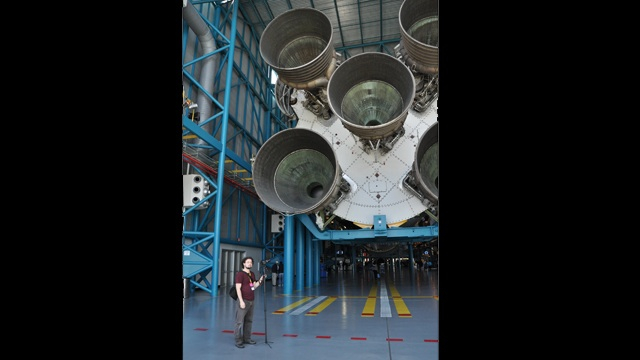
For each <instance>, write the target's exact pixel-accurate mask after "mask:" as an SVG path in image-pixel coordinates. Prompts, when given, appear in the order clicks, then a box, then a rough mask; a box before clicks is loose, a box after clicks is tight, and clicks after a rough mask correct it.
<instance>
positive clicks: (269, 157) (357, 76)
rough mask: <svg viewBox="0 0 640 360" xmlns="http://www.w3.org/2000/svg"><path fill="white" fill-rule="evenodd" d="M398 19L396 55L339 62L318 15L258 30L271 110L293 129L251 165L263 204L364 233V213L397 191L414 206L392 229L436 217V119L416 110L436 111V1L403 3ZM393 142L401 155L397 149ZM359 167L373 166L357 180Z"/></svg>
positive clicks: (297, 14)
mask: <svg viewBox="0 0 640 360" xmlns="http://www.w3.org/2000/svg"><path fill="white" fill-rule="evenodd" d="M399 22H400V29H401V40H400V43H399V44H398V45H397V46H396V47H395V49H394V50H395V55H396V56H395V57H394V56H391V55H388V54H386V53H381V52H364V53H360V54H358V55H355V56H352V57H350V58H349V59H347V60H344V61H342V60H341V57H340V55H339V54H338V53H336V51H335V50H334V47H333V28H332V24H331V22H330V21H329V19H328V18H327V17H326V16H325V15H324V14H323V13H322V12H320V11H318V10H316V9H313V8H301V9H293V10H289V11H287V12H285V13H282V14H281V15H279V16H278V17H276V18H275V19H273V20H272V21H271V22H270V23H269V24H268V26H267V27H266V28H265V30H264V32H263V34H262V37H261V40H260V54H261V56H262V58H263V59H264V60H265V61H266V62H267V63H268V64H269V66H271V68H272V69H273V70H274V71H275V72H276V73H277V75H278V81H277V83H276V85H275V97H276V101H277V104H278V107H279V108H280V110H281V111H282V113H283V114H284V115H285V116H286V117H287V118H288V119H289V120H290V121H291V122H292V123H294V124H296V126H295V127H292V128H289V129H286V130H283V131H280V132H278V133H276V134H274V135H273V136H272V137H270V138H269V139H268V140H267V141H266V142H265V143H264V144H263V145H262V146H261V148H260V149H259V151H258V152H257V154H256V155H255V157H254V158H253V159H252V161H253V165H252V166H253V181H254V187H255V189H256V192H257V194H258V195H259V196H260V198H261V200H262V201H263V202H264V203H265V204H266V205H267V206H268V207H269V208H271V209H272V210H274V211H276V212H279V213H282V214H319V215H322V216H319V218H326V216H327V215H330V214H335V215H337V216H340V217H342V218H345V219H347V220H350V221H353V222H354V223H356V224H358V225H361V226H362V227H366V226H368V225H370V224H371V223H372V221H373V220H371V221H367V219H373V218H372V216H371V214H379V213H381V212H382V213H384V212H385V211H393V210H389V209H390V207H389V206H384V204H385V201H387V202H388V203H389V204H396V203H401V202H403V201H404V200H399V201H394V200H389V199H386V200H384V198H385V195H387V194H391V195H389V197H394V196H396V197H397V195H396V194H402V195H401V196H400V197H402V198H404V196H408V197H413V198H414V199H415V200H411V199H408V200H407V201H406V202H407V204H406V205H402V208H403V209H404V208H409V210H403V211H404V213H403V214H402V215H398V217H396V218H392V222H394V223H395V224H396V225H397V224H401V223H404V222H405V221H406V220H407V219H409V218H411V217H413V216H416V215H419V214H420V213H421V212H423V211H426V212H427V213H428V214H430V216H432V217H435V216H437V206H438V123H437V120H424V119H426V117H425V116H424V115H421V113H425V112H428V111H431V113H434V114H436V113H437V110H434V108H435V107H436V105H437V97H438V2H437V1H436V0H427V1H425V0H405V1H404V2H403V3H402V5H401V6H400V10H399ZM408 118H409V119H410V120H411V121H407V119H408ZM436 118H437V115H429V117H428V119H436ZM409 123H410V124H409ZM333 124H337V125H333ZM351 139H353V144H352V145H349V144H347V143H348V142H349V141H352V140H351ZM414 139H415V140H414ZM401 143H402V144H404V145H403V146H404V147H403V148H402V149H403V150H398V149H395V148H396V147H398V148H400V147H401V146H400V145H399V144H401ZM338 149H340V150H339V151H338ZM407 149H410V151H411V152H412V153H411V154H409V156H410V157H411V159H409V160H408V161H405V159H404V158H406V157H408V156H407V151H409V150H407ZM394 151H395V152H396V153H395V154H394ZM358 162H365V163H367V164H369V165H367V166H366V167H365V169H366V168H375V169H374V170H373V171H372V173H371V174H370V175H366V176H365V175H362V176H363V177H362V180H359V179H358V177H359V176H361V175H360V173H362V172H366V171H362V170H361V169H363V167H362V166H361V165H360V167H358V166H357V165H352V164H354V163H358ZM406 163H409V164H410V165H409V166H406V165H405V164H406ZM343 164H348V168H349V169H350V171H351V174H350V173H349V171H345V170H344V169H343V166H342V165H343ZM372 164H373V165H372ZM385 173H386V174H385ZM396 173H401V174H400V175H398V174H396ZM398 176H400V177H398ZM380 179H387V182H388V184H387V183H384V182H382V181H381V180H380ZM365 183H366V185H365ZM356 188H357V191H358V192H359V193H360V195H359V196H358V197H355V196H353V194H352V193H353V192H354V190H355V189H356ZM395 188H398V189H400V190H397V189H395ZM392 190H394V191H392ZM396 190H397V192H396ZM400 191H401V192H400ZM373 194H375V196H373ZM348 199H349V200H348ZM360 199H367V200H360ZM369 199H371V200H369ZM368 201H371V204H368V203H367V202H368ZM416 201H417V203H416ZM345 202H347V203H348V204H345ZM349 202H351V203H349ZM341 207H342V208H343V209H341ZM354 209H356V210H354ZM358 209H365V210H358ZM369 209H371V210H369ZM358 212H367V214H366V215H365V216H358V215H355V214H356V213H358ZM369 212H370V213H369ZM388 217H389V216H388ZM318 224H319V225H320V226H321V227H322V224H320V223H318Z"/></svg>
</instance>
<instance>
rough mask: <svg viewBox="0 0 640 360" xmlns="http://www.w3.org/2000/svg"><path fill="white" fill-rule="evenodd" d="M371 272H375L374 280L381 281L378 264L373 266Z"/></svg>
mask: <svg viewBox="0 0 640 360" xmlns="http://www.w3.org/2000/svg"><path fill="white" fill-rule="evenodd" d="M371 271H373V278H374V279H380V274H379V273H378V264H376V262H375V261H374V262H373V263H372V264H371Z"/></svg>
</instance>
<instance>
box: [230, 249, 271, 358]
mask: <svg viewBox="0 0 640 360" xmlns="http://www.w3.org/2000/svg"><path fill="white" fill-rule="evenodd" d="M252 267H253V258H252V257H251V256H247V257H244V258H243V259H242V270H241V271H238V272H237V273H236V277H235V283H236V291H237V292H238V301H237V302H238V304H237V306H236V327H235V331H234V335H235V340H236V347H239V348H243V347H244V344H252V345H253V344H255V343H256V342H255V340H252V339H251V328H252V326H253V303H254V301H253V299H254V298H255V293H254V290H255V289H256V288H258V286H260V285H261V284H262V281H263V280H264V278H265V275H262V276H261V277H260V279H259V280H256V274H254V273H253V271H251V268H252Z"/></svg>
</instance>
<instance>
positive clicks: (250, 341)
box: [244, 340, 256, 345]
mask: <svg viewBox="0 0 640 360" xmlns="http://www.w3.org/2000/svg"><path fill="white" fill-rule="evenodd" d="M244 343H245V344H251V345H255V343H256V341H255V340H247V341H245V342H244Z"/></svg>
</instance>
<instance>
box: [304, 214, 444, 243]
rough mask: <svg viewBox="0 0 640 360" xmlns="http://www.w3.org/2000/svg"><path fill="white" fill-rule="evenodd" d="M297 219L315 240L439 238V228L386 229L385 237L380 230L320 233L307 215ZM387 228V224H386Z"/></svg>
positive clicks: (327, 231)
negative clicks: (380, 234)
mask: <svg viewBox="0 0 640 360" xmlns="http://www.w3.org/2000/svg"><path fill="white" fill-rule="evenodd" d="M295 216H296V218H297V219H298V220H299V221H300V222H301V223H302V224H304V226H305V227H306V228H307V230H309V231H310V232H311V234H313V236H314V240H315V241H317V240H331V241H340V240H343V241H349V240H359V242H376V241H380V238H381V237H383V238H385V239H395V240H411V239H414V240H415V241H427V240H430V239H433V238H435V237H437V236H438V226H437V225H432V226H418V227H406V228H405V227H393V228H389V229H385V233H386V235H385V236H379V233H380V231H381V230H380V229H377V228H375V227H374V228H373V229H359V230H324V231H320V229H318V227H317V226H316V224H315V223H314V222H313V221H312V220H311V218H310V217H309V215H307V214H299V215H295ZM384 226H385V227H386V224H384Z"/></svg>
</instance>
